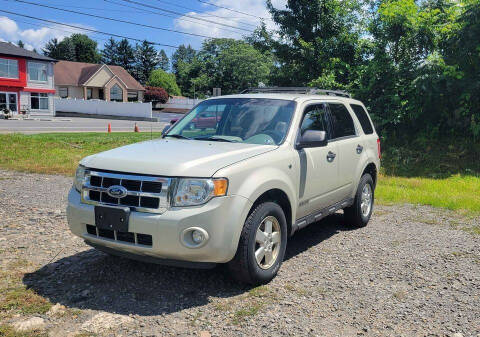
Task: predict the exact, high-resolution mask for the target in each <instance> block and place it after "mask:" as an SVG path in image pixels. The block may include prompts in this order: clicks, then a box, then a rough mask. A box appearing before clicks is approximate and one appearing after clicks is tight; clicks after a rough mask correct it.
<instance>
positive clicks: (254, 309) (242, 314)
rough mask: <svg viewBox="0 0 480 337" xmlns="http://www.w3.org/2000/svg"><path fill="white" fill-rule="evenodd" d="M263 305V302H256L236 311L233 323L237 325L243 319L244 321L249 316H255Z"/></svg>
mask: <svg viewBox="0 0 480 337" xmlns="http://www.w3.org/2000/svg"><path fill="white" fill-rule="evenodd" d="M262 307H263V306H262V304H259V303H255V304H252V305H249V306H247V307H245V308H242V309H239V310H237V311H235V313H234V314H233V320H232V322H233V324H236V325H237V324H240V323H241V322H242V321H244V320H245V319H247V318H248V317H253V316H255V315H256V314H258V312H259V311H260V309H262Z"/></svg>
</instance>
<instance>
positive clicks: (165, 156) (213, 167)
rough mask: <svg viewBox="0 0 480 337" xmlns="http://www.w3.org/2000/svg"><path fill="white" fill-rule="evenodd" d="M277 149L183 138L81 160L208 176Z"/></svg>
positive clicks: (104, 165)
mask: <svg viewBox="0 0 480 337" xmlns="http://www.w3.org/2000/svg"><path fill="white" fill-rule="evenodd" d="M276 148H277V146H273V145H257V144H245V143H224V142H216V141H214V142H210V141H200V140H183V139H173V138H169V139H156V140H151V141H147V142H141V143H136V144H131V145H126V146H122V147H119V148H116V149H113V150H109V151H105V152H101V153H98V154H95V155H92V156H89V157H86V158H84V159H83V160H82V161H81V162H80V164H82V165H84V166H86V167H88V168H96V169H103V170H110V171H118V172H126V173H138V174H152V175H160V176H171V177H172V176H173V177H175V176H183V177H211V176H212V175H213V174H214V173H215V172H216V171H218V170H219V169H221V168H223V167H225V166H228V165H231V164H234V163H236V162H239V161H242V160H245V159H248V158H250V157H253V156H257V155H259V154H262V153H265V152H269V151H272V150H275V149H276Z"/></svg>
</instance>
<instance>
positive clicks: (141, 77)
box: [135, 40, 158, 86]
mask: <svg viewBox="0 0 480 337" xmlns="http://www.w3.org/2000/svg"><path fill="white" fill-rule="evenodd" d="M135 58H136V61H137V62H136V65H135V77H136V78H137V80H138V81H140V83H143V84H144V83H146V82H147V81H148V79H149V77H150V73H151V72H152V71H153V70H154V69H155V68H156V67H157V65H158V57H157V51H156V50H155V48H154V47H153V46H152V45H151V44H150V43H149V42H148V41H146V40H145V41H143V42H142V43H141V44H137V46H136V50H135ZM152 86H156V85H152Z"/></svg>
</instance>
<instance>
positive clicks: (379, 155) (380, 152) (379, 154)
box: [377, 138, 382, 158]
mask: <svg viewBox="0 0 480 337" xmlns="http://www.w3.org/2000/svg"><path fill="white" fill-rule="evenodd" d="M377 149H378V158H382V149H381V147H380V138H377Z"/></svg>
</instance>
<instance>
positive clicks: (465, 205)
mask: <svg viewBox="0 0 480 337" xmlns="http://www.w3.org/2000/svg"><path fill="white" fill-rule="evenodd" d="M479 191H480V177H478V176H462V175H454V176H451V177H449V178H443V179H433V178H418V177H417V178H406V177H389V176H380V177H379V180H378V188H377V190H376V196H375V197H376V198H377V200H378V201H379V202H380V203H384V204H392V203H411V204H421V205H430V206H433V207H442V208H447V209H451V210H455V211H466V212H467V213H470V214H475V215H476V214H480V192H479Z"/></svg>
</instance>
